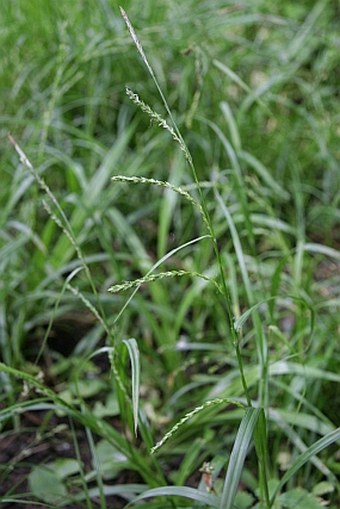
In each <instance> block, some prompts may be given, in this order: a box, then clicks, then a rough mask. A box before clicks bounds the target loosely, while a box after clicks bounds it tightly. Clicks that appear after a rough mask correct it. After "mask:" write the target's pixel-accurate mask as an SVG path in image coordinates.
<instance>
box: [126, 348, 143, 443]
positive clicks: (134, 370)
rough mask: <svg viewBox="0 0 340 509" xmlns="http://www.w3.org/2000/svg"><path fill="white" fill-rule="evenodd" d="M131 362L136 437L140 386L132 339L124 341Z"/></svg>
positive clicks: (135, 349) (138, 360) (137, 362)
mask: <svg viewBox="0 0 340 509" xmlns="http://www.w3.org/2000/svg"><path fill="white" fill-rule="evenodd" d="M123 343H124V344H125V345H126V347H127V349H128V352H129V356H130V362H131V377H132V408H133V421H134V428H135V434H136V435H137V427H138V410H139V386H140V358H139V348H138V344H137V341H136V340H135V339H134V338H130V339H124V340H123Z"/></svg>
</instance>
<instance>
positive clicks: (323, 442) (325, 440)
mask: <svg viewBox="0 0 340 509" xmlns="http://www.w3.org/2000/svg"><path fill="white" fill-rule="evenodd" d="M337 440H340V428H337V429H335V430H334V431H331V432H330V433H328V435H326V436H324V437H322V438H320V440H318V441H317V442H315V443H314V444H313V445H311V446H310V447H308V449H307V450H306V451H305V452H304V453H303V454H301V456H299V457H298V458H297V460H296V461H294V463H293V465H292V466H291V467H290V468H289V469H288V470H287V472H286V473H285V475H284V476H283V477H282V479H281V481H280V482H279V484H278V485H277V487H276V489H275V491H274V493H273V495H272V498H271V500H270V506H272V505H273V504H274V501H275V497H276V495H277V494H278V493H279V491H280V490H281V489H282V487H283V486H284V485H285V484H286V483H287V482H288V481H289V479H291V478H292V477H293V475H295V474H296V472H297V471H298V470H300V468H301V467H302V466H303V465H304V464H305V463H307V461H309V460H310V459H311V458H312V457H313V456H315V455H316V454H318V453H319V452H321V451H322V450H323V449H325V448H326V447H328V446H329V445H331V444H333V443H334V442H336V441H337Z"/></svg>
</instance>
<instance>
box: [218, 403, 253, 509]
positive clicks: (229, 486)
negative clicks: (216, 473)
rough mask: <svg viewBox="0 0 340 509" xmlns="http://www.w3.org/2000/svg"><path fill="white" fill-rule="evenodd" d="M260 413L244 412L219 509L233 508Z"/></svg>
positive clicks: (249, 410) (248, 410) (251, 409)
mask: <svg viewBox="0 0 340 509" xmlns="http://www.w3.org/2000/svg"><path fill="white" fill-rule="evenodd" d="M261 411H262V410H261V409H259V408H247V410H246V411H245V414H244V417H243V419H242V421H241V424H240V427H239V430H238V432H237V435H236V439H235V443H234V447H233V450H232V452H231V455H230V461H229V465H228V469H227V473H226V476H225V480H224V485H223V492H222V497H221V500H220V505H219V509H231V508H232V507H233V504H234V500H235V497H236V493H237V488H238V486H239V483H240V478H241V474H242V470H243V464H244V461H245V459H246V455H247V452H248V447H249V444H250V441H251V438H252V436H253V433H254V430H255V427H256V424H257V421H258V419H259V417H260V414H261Z"/></svg>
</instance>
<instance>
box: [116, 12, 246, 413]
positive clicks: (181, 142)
mask: <svg viewBox="0 0 340 509" xmlns="http://www.w3.org/2000/svg"><path fill="white" fill-rule="evenodd" d="M120 11H121V14H122V16H123V18H124V21H125V23H126V26H127V28H128V30H129V32H130V35H131V37H132V40H133V42H134V43H135V45H136V48H137V50H138V52H139V54H140V56H141V58H142V60H143V62H144V64H145V66H146V68H147V70H148V72H149V74H150V76H151V78H152V80H153V82H154V84H155V86H156V89H157V91H158V93H159V95H160V97H161V99H162V102H163V104H164V107H165V110H166V112H167V114H168V115H169V118H170V120H171V122H172V124H173V126H174V130H175V133H176V135H177V137H178V143H179V145H180V147H181V150H182V151H183V152H184V155H185V158H186V160H187V162H188V164H189V167H190V170H191V172H192V175H193V178H194V181H195V183H196V186H197V189H198V194H199V198H200V202H201V206H202V211H203V215H204V220H205V222H206V225H207V228H208V231H209V234H210V235H211V238H212V242H213V248H214V252H215V256H216V260H217V263H218V267H219V272H220V276H221V280H222V291H223V294H224V297H225V304H226V306H225V307H226V310H227V316H228V320H229V326H230V332H231V336H232V342H233V345H234V348H235V351H236V358H237V363H238V367H239V370H240V374H241V381H242V386H243V390H244V393H245V397H246V399H247V404H248V405H249V406H252V405H251V400H250V396H249V390H248V386H247V381H246V378H245V374H244V367H243V360H242V356H241V351H240V347H239V342H240V338H239V334H238V332H237V331H236V330H235V327H234V318H233V313H232V306H231V298H230V293H229V290H228V288H227V284H226V281H225V277H224V267H223V262H222V256H221V252H220V250H219V248H218V244H217V239H216V235H215V231H214V227H213V224H212V221H211V217H210V214H209V211H208V207H207V204H206V201H205V198H204V194H203V190H202V188H201V185H200V182H199V179H198V176H197V172H196V168H195V165H194V163H193V159H192V156H191V153H190V151H189V149H188V147H187V145H186V143H185V141H184V139H183V136H182V134H181V132H180V130H179V128H178V126H177V123H176V121H175V119H174V117H173V115H172V112H171V109H170V107H169V105H168V102H167V100H166V97H165V95H164V94H163V91H162V89H161V87H160V85H159V83H158V80H157V78H156V75H155V73H154V72H153V69H152V67H151V65H150V64H149V61H148V59H147V57H146V55H145V53H144V50H143V47H142V45H141V43H140V41H139V39H138V37H137V34H136V32H135V30H134V28H133V26H132V25H131V23H130V20H129V18H128V16H127V14H126V12H125V11H124V9H122V8H120Z"/></svg>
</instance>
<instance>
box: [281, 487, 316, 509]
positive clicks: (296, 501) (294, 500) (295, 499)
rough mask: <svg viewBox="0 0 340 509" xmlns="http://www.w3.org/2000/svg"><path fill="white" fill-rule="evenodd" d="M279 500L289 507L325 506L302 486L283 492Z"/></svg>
mask: <svg viewBox="0 0 340 509" xmlns="http://www.w3.org/2000/svg"><path fill="white" fill-rule="evenodd" d="M279 500H280V504H282V506H283V507H285V508H287V509H321V508H322V507H323V506H322V505H321V504H320V502H318V500H317V499H316V498H315V497H314V496H313V495H312V494H311V493H308V491H306V490H304V489H302V488H296V489H294V490H289V491H287V492H286V493H283V495H280V497H279Z"/></svg>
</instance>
